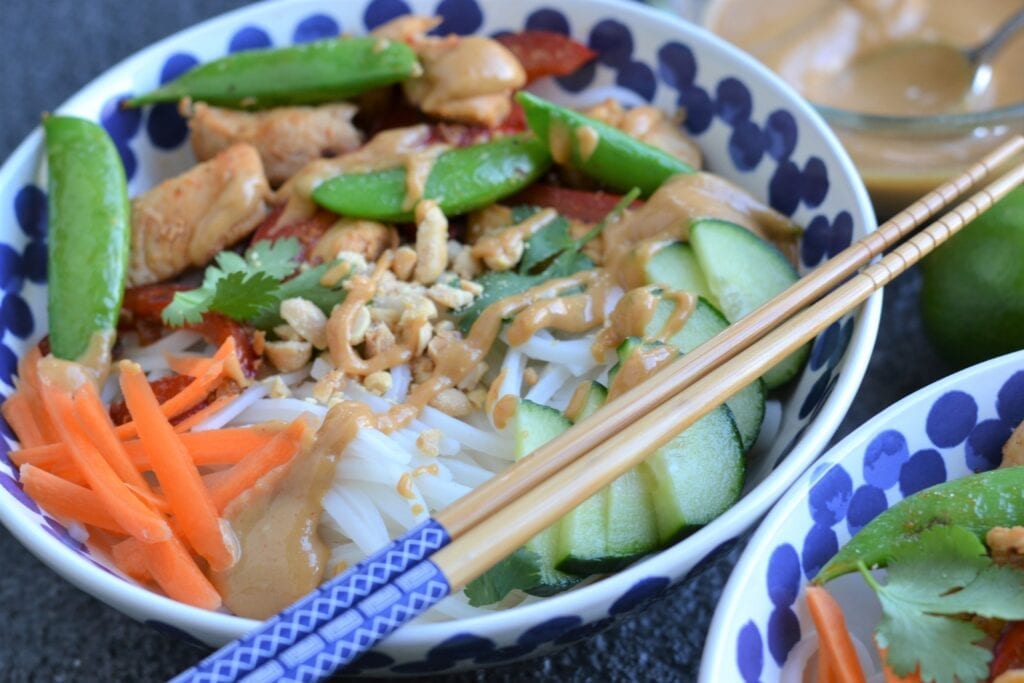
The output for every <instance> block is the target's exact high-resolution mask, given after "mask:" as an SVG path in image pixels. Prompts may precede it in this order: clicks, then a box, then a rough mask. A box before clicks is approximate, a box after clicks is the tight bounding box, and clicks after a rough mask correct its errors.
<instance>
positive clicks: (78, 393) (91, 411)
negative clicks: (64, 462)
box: [73, 382, 150, 495]
mask: <svg viewBox="0 0 1024 683" xmlns="http://www.w3.org/2000/svg"><path fill="white" fill-rule="evenodd" d="M73 401H74V404H75V412H76V413H77V414H78V417H79V419H80V420H81V422H82V426H83V427H85V431H86V433H87V434H88V435H89V438H90V439H91V440H92V442H93V444H94V445H95V446H96V448H97V449H99V452H100V454H102V455H103V457H104V458H106V460H107V462H108V463H110V467H111V468H112V469H113V470H114V472H116V473H117V476H119V477H120V478H121V481H123V482H125V483H126V484H129V485H130V486H131V488H132V490H133V491H141V492H142V493H143V495H145V494H148V493H150V489H149V484H148V483H147V482H146V480H145V479H143V478H142V475H141V474H139V471H138V470H137V469H136V468H135V465H134V464H132V460H131V458H129V457H128V453H127V452H126V451H125V449H124V446H123V445H122V443H121V440H120V439H119V438H117V435H116V434H115V433H114V422H113V421H112V420H111V419H110V413H108V412H107V409H106V408H104V407H103V403H102V401H100V395H99V394H98V393H96V387H94V386H93V385H92V384H91V383H89V382H86V383H85V384H83V385H82V386H80V387H79V388H78V389H76V390H75V393H74V395H73Z"/></svg>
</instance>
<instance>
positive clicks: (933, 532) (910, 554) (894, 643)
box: [860, 526, 1024, 683]
mask: <svg viewBox="0 0 1024 683" xmlns="http://www.w3.org/2000/svg"><path fill="white" fill-rule="evenodd" d="M860 571H861V574H862V575H863V576H864V579H865V580H866V581H867V582H868V584H869V585H870V586H871V587H872V588H873V589H874V590H875V592H876V593H877V594H878V598H879V601H880V602H881V604H882V613H883V616H882V620H881V622H880V623H879V625H878V628H877V629H876V636H877V638H878V642H879V644H880V645H881V646H882V647H888V648H889V653H888V655H887V659H888V663H889V665H890V666H891V667H892V669H893V671H895V672H896V673H897V674H899V675H907V674H909V673H910V672H912V671H913V670H914V669H916V668H917V666H918V665H920V667H921V675H922V679H923V680H926V681H931V680H934V681H938V682H939V683H953V681H954V679H959V680H960V681H973V680H978V679H984V678H985V676H986V675H987V672H988V661H989V660H990V659H991V657H992V655H991V653H990V652H989V650H988V649H987V648H984V647H981V646H979V645H977V643H978V641H980V640H981V639H982V638H984V635H985V634H984V633H983V632H982V631H981V629H979V628H977V627H976V626H974V625H973V624H971V623H970V622H967V621H964V620H962V619H960V618H958V617H959V616H960V615H963V614H976V615H980V616H984V617H996V618H1001V619H1024V573H1022V572H1021V571H1019V570H1015V569H1012V568H1009V567H1001V566H996V565H994V564H993V563H992V560H991V558H989V557H988V555H987V554H986V551H985V546H984V545H983V544H982V543H981V541H980V540H979V539H978V537H977V536H976V535H975V534H973V533H972V532H970V531H969V530H967V529H964V528H963V527H959V526H935V527H931V528H929V529H927V530H925V531H923V532H922V533H921V534H920V535H919V536H918V538H917V539H916V541H915V542H914V543H906V544H901V545H900V546H898V547H897V548H896V549H895V550H894V551H893V557H892V560H891V561H890V562H889V565H888V572H887V581H886V584H885V585H884V586H883V585H881V584H879V583H878V582H877V581H875V579H874V577H873V576H872V575H871V574H870V573H869V572H868V570H867V568H866V567H865V566H864V565H863V564H862V565H861V566H860Z"/></svg>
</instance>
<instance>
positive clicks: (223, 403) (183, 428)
mask: <svg viewBox="0 0 1024 683" xmlns="http://www.w3.org/2000/svg"><path fill="white" fill-rule="evenodd" d="M236 398H238V394H225V395H224V396H218V397H217V398H215V399H213V401H212V402H211V403H210V404H209V405H207V406H205V407H203V408H201V409H199V410H197V411H196V412H194V413H192V414H191V415H189V416H188V417H186V418H185V419H184V420H182V421H181V422H179V423H178V424H176V425H174V431H176V432H178V433H179V434H180V433H182V432H187V431H189V430H190V429H192V428H193V427H195V426H196V425H198V424H202V423H203V422H204V421H205V420H206V419H207V418H209V417H212V416H213V415H216V414H217V413H219V412H220V411H222V410H224V409H225V408H227V407H228V405H229V404H230V403H231V402H232V401H234V400H235V399H236Z"/></svg>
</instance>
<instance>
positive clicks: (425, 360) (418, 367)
mask: <svg viewBox="0 0 1024 683" xmlns="http://www.w3.org/2000/svg"><path fill="white" fill-rule="evenodd" d="M411 365H412V378H413V379H414V380H415V381H416V382H419V383H422V382H426V381H427V380H428V379H430V375H431V374H433V372H434V361H433V360H431V359H430V358H429V357H428V356H417V357H416V358H413V359H412V363H411Z"/></svg>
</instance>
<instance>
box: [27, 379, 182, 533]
mask: <svg viewBox="0 0 1024 683" xmlns="http://www.w3.org/2000/svg"><path fill="white" fill-rule="evenodd" d="M147 386H148V385H147ZM42 391H43V402H44V404H45V405H46V409H47V411H48V412H49V413H50V415H51V416H52V419H53V423H54V424H55V425H56V426H57V429H58V431H60V433H61V436H62V437H63V438H64V440H65V441H66V442H67V443H68V446H69V452H70V453H71V459H72V460H73V461H74V463H75V465H76V466H77V467H78V469H79V471H80V472H81V473H82V476H83V477H84V478H85V481H86V482H87V483H88V484H89V488H90V489H92V490H93V492H95V493H96V496H97V497H98V498H99V500H100V502H102V503H103V506H104V507H105V508H106V509H107V512H109V513H110V516H111V517H113V518H114V520H115V521H116V522H117V523H118V524H119V525H120V526H121V528H122V529H124V530H125V532H126V533H128V534H129V535H131V536H134V537H136V538H138V539H139V540H140V541H143V542H145V543H155V542H157V541H163V540H166V539H167V538H169V537H170V536H171V529H170V527H169V526H168V525H167V522H166V521H164V519H163V518H162V517H160V515H158V514H157V513H155V512H154V511H153V510H152V509H150V508H149V507H147V506H146V505H145V504H143V503H142V502H141V501H140V500H139V499H138V497H137V496H136V495H135V494H133V493H132V492H131V491H130V490H129V489H128V487H127V486H125V484H124V482H123V481H121V480H120V479H119V478H118V477H117V474H116V473H115V472H114V470H113V469H111V467H110V465H109V464H107V461H106V460H104V459H103V456H102V455H100V453H99V451H97V450H96V448H95V446H93V445H92V442H91V441H89V437H88V436H86V434H85V431H84V430H83V429H82V425H81V424H80V423H79V422H78V417H77V416H76V415H75V409H74V405H73V404H72V401H71V397H70V396H69V395H68V394H67V393H66V392H64V391H62V390H61V389H58V388H57V387H55V386H53V385H51V384H49V383H46V382H43V383H42Z"/></svg>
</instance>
